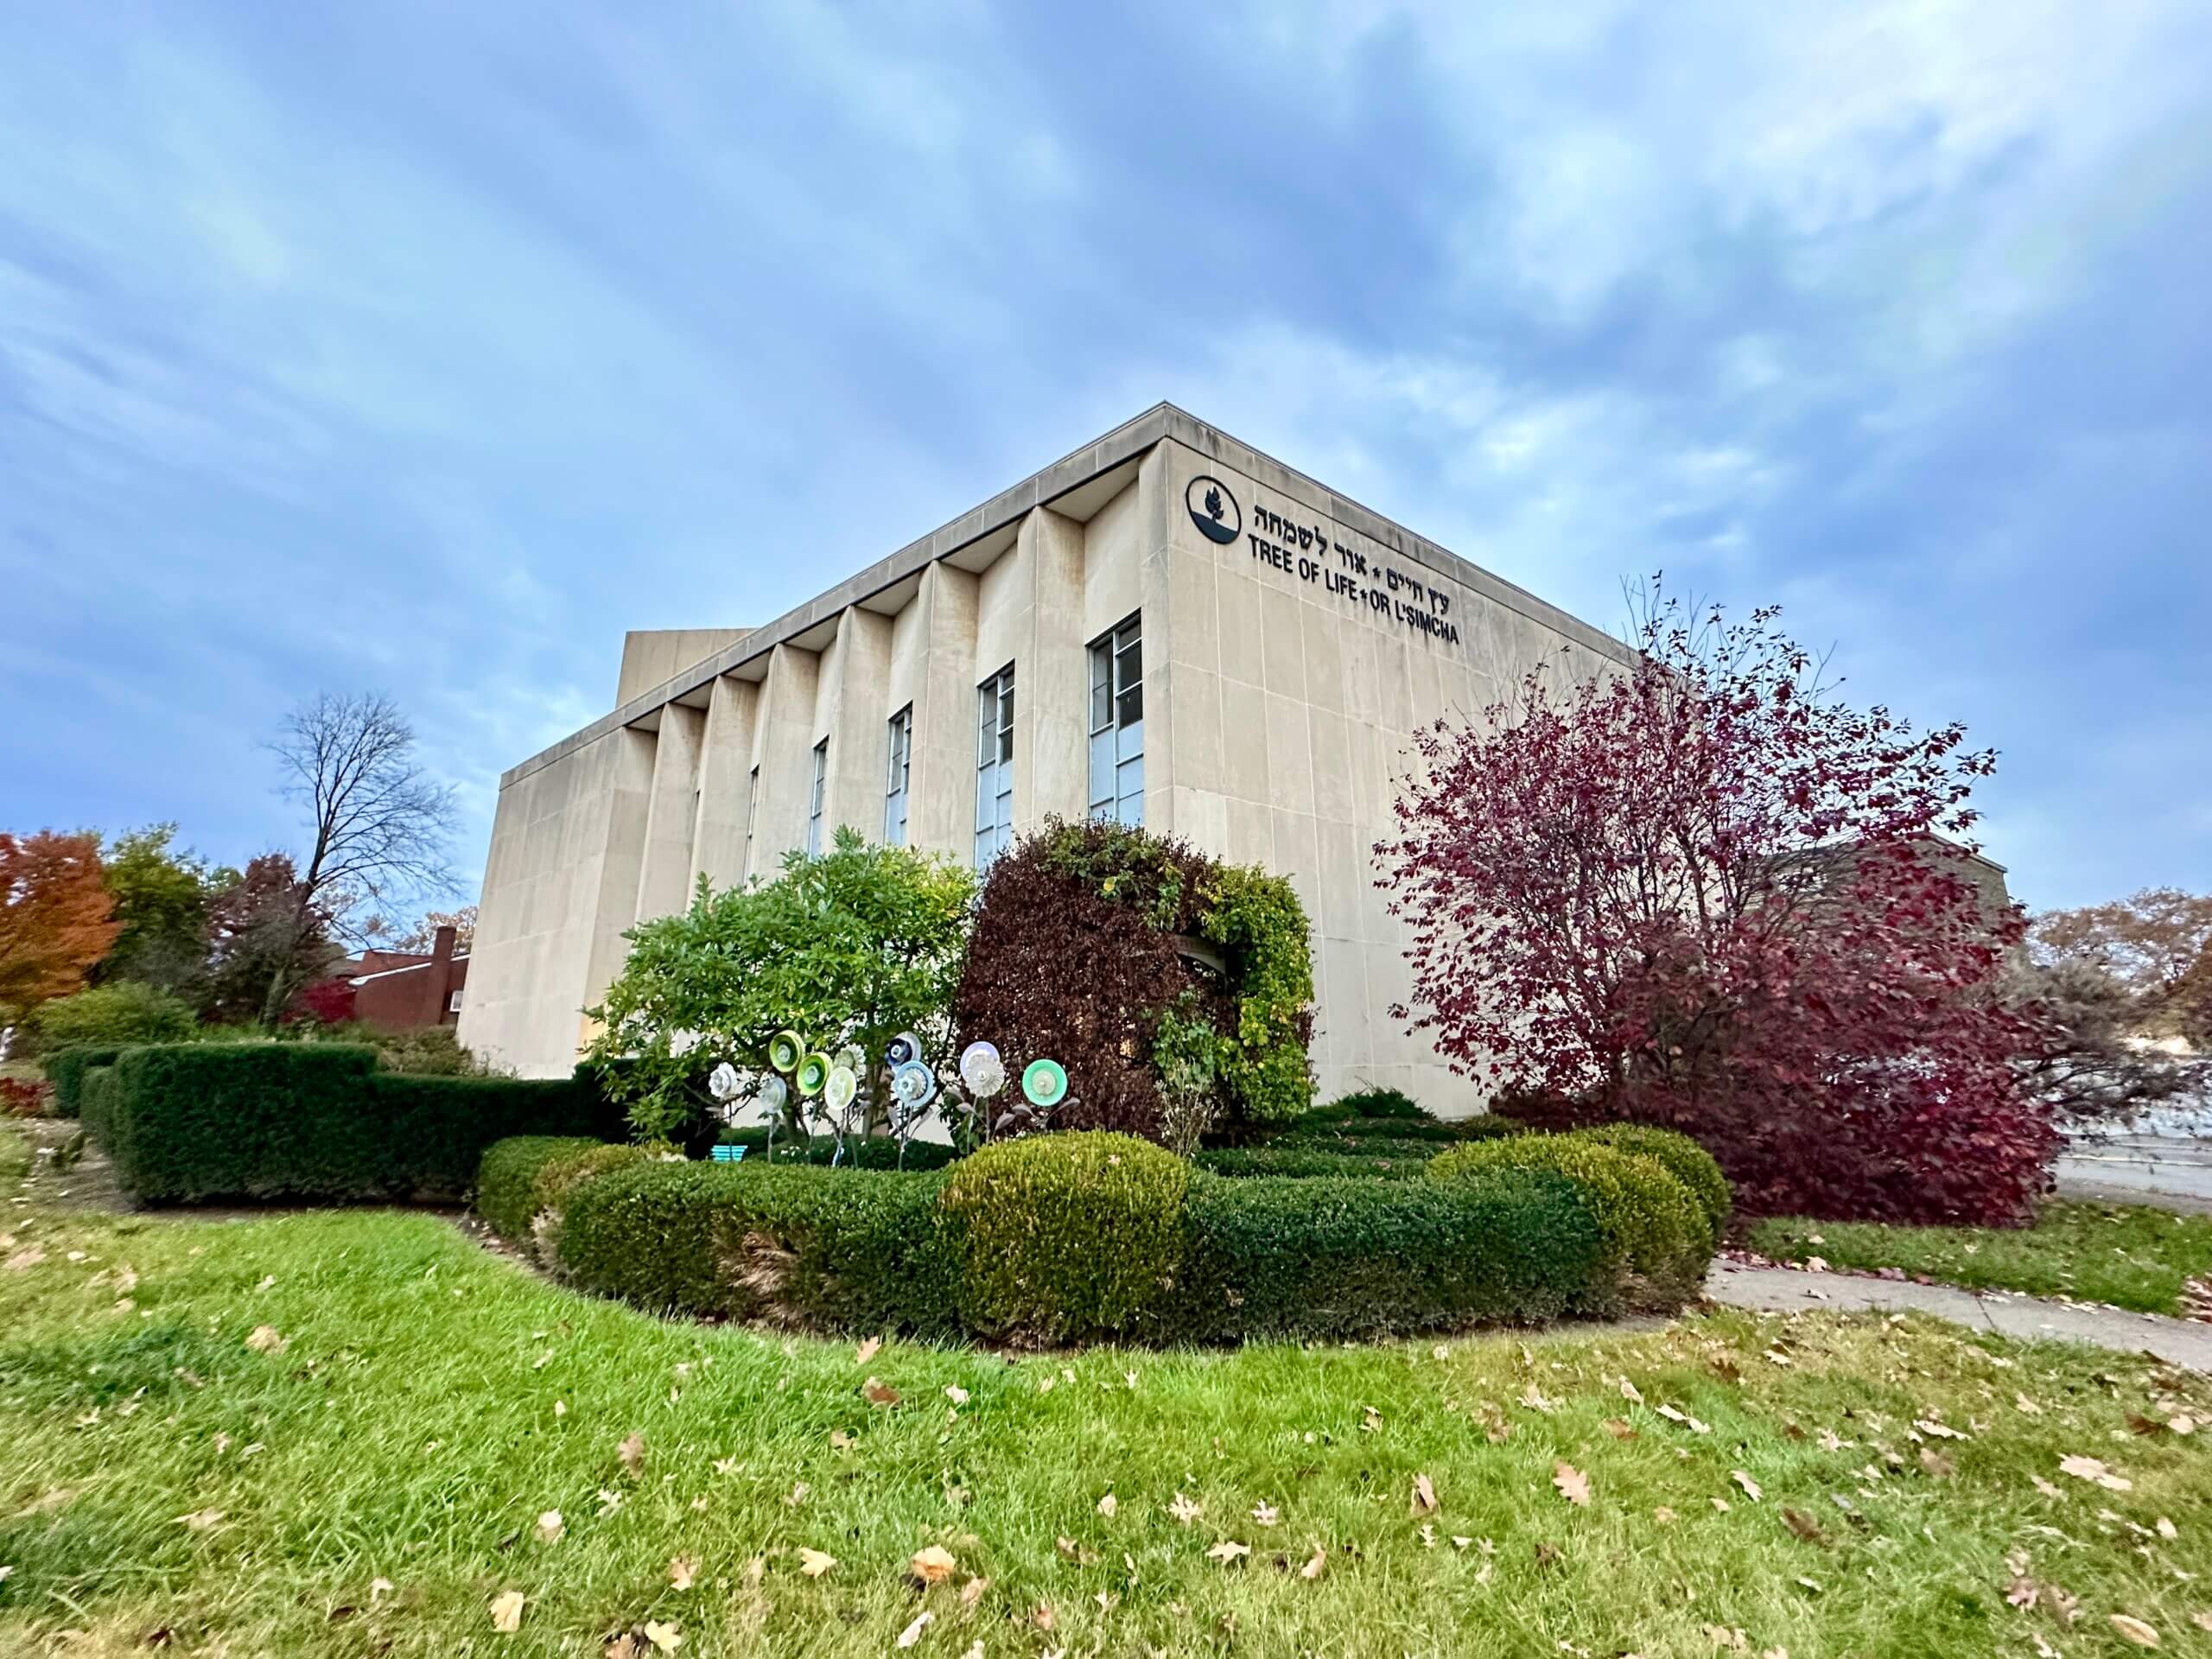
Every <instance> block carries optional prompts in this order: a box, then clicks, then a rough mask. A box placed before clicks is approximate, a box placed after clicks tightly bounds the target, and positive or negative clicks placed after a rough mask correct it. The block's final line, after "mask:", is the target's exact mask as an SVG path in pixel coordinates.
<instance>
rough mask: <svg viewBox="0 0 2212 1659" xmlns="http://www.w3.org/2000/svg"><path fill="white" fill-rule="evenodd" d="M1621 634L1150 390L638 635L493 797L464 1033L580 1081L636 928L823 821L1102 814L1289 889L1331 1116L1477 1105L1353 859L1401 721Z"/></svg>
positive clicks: (1367, 842) (508, 1058) (1603, 650)
mask: <svg viewBox="0 0 2212 1659" xmlns="http://www.w3.org/2000/svg"><path fill="white" fill-rule="evenodd" d="M1562 653H1563V666H1564V668H1565V670H1566V671H1567V672H1568V673H1569V674H1572V675H1574V676H1582V675H1588V674H1593V673H1596V672H1599V671H1601V670H1602V669H1603V668H1605V666H1606V665H1607V664H1609V663H1611V662H1624V661H1626V660H1628V653H1627V651H1626V648H1625V647H1624V646H1623V645H1620V644H1619V643H1618V642H1617V641H1615V640H1613V639H1610V638H1608V637H1607V636H1606V635H1605V634H1604V633H1602V632H1599V630H1597V629H1595V628H1592V627H1591V626H1589V625H1587V624H1586V623H1584V622H1581V621H1579V620H1576V619H1575V618H1573V617H1572V616H1569V615H1567V613H1564V612H1562V611H1560V610H1558V609H1556V608H1554V607H1552V606H1550V605H1547V604H1546V603H1544V601H1541V600H1540V599H1538V598H1536V597H1535V595H1533V594H1528V593H1524V592H1523V591H1522V589H1520V588H1516V587H1515V586H1513V585H1512V584H1511V583H1510V582H1504V581H1502V580H1500V579H1499V578H1498V577H1497V576H1494V575H1491V574H1490V573H1489V572H1487V571H1485V570H1481V569H1477V568H1476V567H1475V566H1473V565H1471V564H1470V563H1467V562H1466V561H1465V560H1464V559H1461V558H1459V557H1458V556H1455V555H1453V554H1452V553H1449V552H1446V550H1444V549H1443V548H1440V547H1439V546H1437V545H1436V544H1435V543H1433V542H1429V541H1427V540H1424V539H1423V538H1422V537H1420V536H1417V535H1415V534H1414V532H1412V531H1408V530H1406V529H1404V528H1402V527H1401V526H1400V525H1397V524H1392V523H1391V522H1390V521H1389V520H1388V519H1386V518H1379V517H1377V516H1376V514H1375V513H1372V512H1369V511H1368V510H1367V509H1366V508H1364V507H1362V506H1360V505H1357V503H1354V502H1351V501H1348V500H1346V499H1344V498H1343V497H1342V496H1339V495H1338V494H1336V493H1333V492H1332V491H1331V490H1329V489H1328V488H1327V487H1326V486H1323V485H1321V484H1318V483H1316V482H1315V481H1314V480H1312V479H1310V478H1307V477H1306V476H1305V475H1304V474H1300V473H1296V472H1294V471H1292V470H1291V469H1290V468H1289V467H1285V466H1283V465H1282V464H1281V462H1279V461H1273V460H1271V459H1269V458H1268V456H1266V455H1263V454H1260V453H1259V452H1258V451H1256V450H1254V449H1250V448H1246V447H1245V446H1244V445H1243V444H1241V443H1239V442H1236V440H1235V439H1233V438H1231V437H1230V436H1228V435H1226V434H1224V433H1223V432H1220V431H1217V430H1216V429H1214V428H1212V427H1210V426H1207V425H1205V423H1202V422H1200V421H1198V420H1196V419H1194V418H1192V416H1189V415H1186V414H1185V413H1184V412H1183V411H1182V410H1179V409H1176V408H1174V407H1173V406H1172V405H1169V404H1160V405H1159V406H1158V407H1157V408H1154V409H1152V410H1148V411H1147V412H1146V413H1145V414H1143V415H1141V416H1138V417H1137V418H1136V419H1135V420H1133V421H1131V422H1129V423H1128V424H1126V425H1124V426H1122V427H1119V428H1117V429H1115V430H1114V431H1112V432H1109V433H1108V434H1107V435H1105V436H1104V437H1103V438H1100V439H1099V440H1098V441H1097V442H1095V443H1091V444H1088V445H1086V446H1084V448H1081V449H1078V450H1077V451H1076V452H1075V453H1074V454H1071V455H1069V456H1068V457H1067V458H1066V459H1065V460H1064V461H1058V462H1056V463H1054V464H1053V465H1052V466H1050V467H1046V469H1045V470H1044V471H1042V472H1040V473H1039V474H1036V475H1034V476H1033V477H1031V478H1028V479H1025V480H1022V482H1020V484H1017V485H1015V486H1014V487H1013V488H1012V489H1010V490H1007V491H1006V492H1005V493H1003V494H1001V495H998V496H995V497H994V498H992V499H990V500H988V501H986V502H985V503H983V504H982V505H981V506H979V507H976V509H974V510H973V511H972V512H968V513H966V514H963V516H962V517H960V518H957V519H955V520H954V521H953V522H952V523H950V524H946V525H944V526H943V527H942V528H940V529H938V530H937V531H933V532H931V534H929V535H927V536H925V537H922V538H921V539H920V540H918V541H916V542H913V543H910V544H909V545H907V546H906V547H903V548H900V549H899V550H898V551H897V552H895V553H893V554H891V555H890V556H887V557H885V558H881V559H879V560H878V561H876V562H875V563H873V564H870V565H868V566H867V567H866V568H865V569H861V570H860V571H858V572H857V573H855V575H852V576H850V577H849V578H848V579H847V580H845V581H844V582H840V583H839V584H838V585H837V586H836V587H835V588H831V589H829V591H828V592H827V593H824V594H822V595H821V596H820V597H819V598H817V599H814V600H810V601H808V602H807V603H806V604H804V605H802V606H800V607H798V609H797V610H794V611H792V612H791V613H789V614H787V615H785V616H782V617H779V618H778V619H777V620H774V621H772V622H769V623H766V624H765V625H763V626H760V627H753V628H702V629H687V630H682V631H675V632H650V633H632V634H630V635H629V636H628V638H627V639H626V643H625V645H624V649H623V655H622V671H621V683H620V686H619V687H618V689H617V690H616V693H615V703H616V707H615V709H614V710H613V713H611V714H609V715H606V716H605V717H604V718H602V719H601V720H598V721H594V722H593V723H592V724H591V725H589V726H587V727H585V728H583V729H582V731H580V732H577V733H575V734H573V735H572V736H569V737H566V738H563V740H562V741H560V742H558V743H556V744H555V745H554V746H553V747H551V748H550V749H547V750H546V751H545V752H544V753H542V754H537V755H533V756H532V757H531V759H529V760H524V762H522V764H521V765H519V766H516V767H514V768H513V769H512V771H510V772H507V773H506V774H505V776H504V777H503V778H501V779H500V780H499V810H498V815H497V817H496V818H495V820H494V822H493V830H492V849H491V855H490V858H489V861H488V862H487V863H486V868H485V874H484V893H483V899H482V906H481V910H480V916H479V919H478V924H477V932H476V938H475V946H474V955H473V957H472V959H471V962H470V965H469V979H468V987H467V995H466V999H465V1001H464V1004H463V1007H462V1008H461V1027H460V1037H461V1041H462V1042H463V1043H464V1044H466V1045H467V1046H468V1047H469V1048H471V1049H473V1050H474V1051H475V1052H478V1053H479V1054H480V1055H482V1056H484V1057H485V1058H488V1059H490V1060H492V1061H493V1062H495V1063H497V1064H499V1065H505V1066H511V1067H512V1068H514V1069H515V1070H516V1071H519V1072H521V1073H522V1074H523V1075H524V1076H545V1075H552V1074H556V1073H563V1072H566V1071H568V1070H569V1068H570V1067H571V1066H572V1065H574V1064H575V1058H576V1054H577V1052H578V1050H579V1048H580V1046H582V1044H583V1043H584V1042H586V1041H587V1040H588V1038H589V1034H590V1022H589V1021H588V1020H587V1018H586V1017H585V1015H584V1014H583V1010H584V1009H585V1008H587V1007H590V1006H591V1005H592V1004H594V1002H596V1001H598V999H599V998H600V996H601V993H602V992H603V991H604V990H605V988H606V987H607V983H608V982H609V981H610V980H611V979H612V978H613V976H614V974H615V973H616V972H617V970H618V969H620V966H621V963H622V959H623V956H624V952H625V950H626V947H625V944H624V942H623V938H622V935H623V932H624V931H625V930H626V929H628V928H629V927H631V926H632V925H634V924H635V923H637V922H638V921H639V920H640V919H644V918H652V917H654V916H658V915H662V914H664V913H667V912H673V911H677V910H680V909H682V908H683V906H686V905H687V904H688V903H689V901H690V894H691V893H692V890H693V888H694V887H695V886H696V882H697V880H698V878H699V877H700V876H702V875H704V876H706V877H707V878H708V880H710V881H711V882H713V883H714V885H715V887H727V886H729V885H731V884H734V883H737V882H741V881H744V880H747V879H748V878H750V877H754V876H766V875H770V874H773V873H774V871H775V869H776V868H777V865H778V863H779V861H780V859H781V858H782V857H783V855H784V854H785V852H786V851H788V850H790V849H793V848H808V849H813V848H818V847H823V846H826V845H827V844H828V843H829V839H830V836H831V835H832V833H833V831H834V830H835V829H836V826H838V825H840V824H850V825H852V826H853V827H854V828H855V829H858V830H860V831H861V833H862V834H863V835H866V836H871V837H878V836H880V837H881V838H882V839H884V840H886V841H889V842H903V843H905V844H906V845H908V846H912V847H918V848H924V849H929V850H931V851H935V852H940V853H944V854H948V855H951V856H954V857H957V858H960V859H963V860H967V861H973V862H974V863H975V864H976V866H977V867H979V868H980V867H982V866H984V865H986V864H988V861H990V859H991V858H992V857H993V856H994V855H995V854H996V853H997V852H998V851H999V850H1000V849H1002V848H1004V847H1005V846H1006V845H1007V843H1008V842H1009V841H1010V840H1011V839H1012V838H1013V837H1014V836H1018V835H1020V834H1021V833H1022V832H1024V831H1026V830H1027V829H1032V828H1033V827H1034V826H1036V825H1038V824H1039V823H1042V822H1043V821H1044V820H1045V819H1046V817H1050V816H1052V815H1055V814H1057V815H1058V816H1061V817H1069V818H1075V817H1083V816H1085V815H1093V816H1101V817H1115V818H1118V819H1120V820H1121V821H1122V822H1124V823H1141V824H1143V825H1144V826H1145V827H1146V828H1147V829H1155V830H1160V831H1163V832H1166V833H1168V834H1172V835H1176V836H1182V837H1184V838H1185V839H1186V840H1188V841H1189V842H1192V844H1193V845H1195V846H1197V847H1198V848H1199V849H1203V850H1205V851H1206V852H1209V853H1212V854H1215V855H1218V856H1221V857H1224V858H1227V859H1230V860H1234V861H1238V862H1249V863H1256V864H1262V865H1265V866H1266V867H1267V868H1269V869H1272V870H1276V871H1280V872H1281V873H1282V874H1287V875H1288V876H1289V877H1290V878H1291V880H1293V881H1294V883H1295V884H1296V886H1297V888H1298V891H1299V893H1300V896H1301V897H1302V898H1303V899H1304V900H1305V904H1306V914H1307V916H1308V917H1309V918H1310V919H1311V921H1312V924H1313V944H1314V968H1315V975H1314V978H1315V986H1316V990H1317V994H1318V997H1319V1007H1318V1010H1317V1017H1316V1020H1315V1033H1314V1043H1313V1065H1314V1070H1315V1071H1316V1073H1317V1076H1318V1080H1319V1087H1320V1090H1321V1093H1322V1097H1323V1098H1328V1097H1329V1096H1332V1095H1334V1094H1336V1093H1338V1092H1340V1091H1342V1090H1345V1089H1349V1088H1352V1087H1356V1086H1359V1085H1361V1084H1394V1085H1395V1086H1397V1087H1400V1088H1402V1089H1404V1090H1407V1091H1408V1092H1409V1093H1410V1094H1412V1095H1413V1096H1415V1097H1416V1098H1417V1099H1419V1100H1421V1101H1422V1102H1423V1103H1427V1104H1428V1105H1429V1106H1430V1107H1431V1108H1432V1109H1440V1110H1444V1111H1447V1112H1450V1111H1454V1110H1461V1109H1472V1108H1473V1107H1475V1106H1476V1105H1477V1104H1478V1103H1479V1102H1480V1100H1481V1098H1482V1092H1481V1090H1479V1089H1478V1086H1477V1085H1476V1084H1474V1083H1472V1082H1471V1081H1469V1080H1465V1079H1462V1078H1458V1077H1453V1076H1452V1073H1451V1072H1450V1071H1449V1070H1448V1069H1447V1068H1446V1065H1444V1063H1443V1062H1442V1061H1441V1060H1440V1059H1439V1058H1437V1057H1436V1055H1435V1054H1434V1052H1433V1051H1432V1050H1431V1048H1430V1046H1429V1045H1428V1044H1427V1042H1425V1041H1423V1040H1421V1039H1419V1038H1416V1037H1414V1036H1411V1035H1409V1034H1408V1033H1406V1032H1405V1031H1404V1030H1403V1029H1402V1027H1401V1026H1400V1024H1399V1023H1398V1022H1397V1021H1395V1020H1392V1019H1391V1018H1390V1015H1389V1007H1390V1006H1391V1004H1392V1003H1394V1002H1396V1001H1401V1000H1402V999H1404V998H1405V997H1406V995H1407V994H1408V976H1407V968H1406V964H1405V962H1404V960H1403V958H1402V955H1401V951H1402V938H1401V931H1400V925H1399V924H1398V923H1397V922H1396V921H1395V920H1394V919H1393V918H1392V917H1391V916H1390V915H1389V911H1388V909H1387V908H1386V906H1385V905H1384V902H1383V897H1382V895H1381V894H1380V893H1378V892H1377V891H1376V888H1375V886H1374V882H1373V873H1372V870H1371V868H1370V867H1371V854H1370V849H1371V848H1372V847H1373V845H1374V843H1375V842H1376V841H1377V840H1378V839H1380V838H1382V837H1383V836H1385V835H1387V834H1388V833H1389V830H1390V827H1391V820H1390V803H1391V799H1392V794H1393V785H1394V780H1395V779H1396V778H1397V777H1399V776H1400V775H1402V772H1404V771H1405V769H1406V768H1407V766H1408V765H1409V764H1410V760H1411V746H1410V741H1409V739H1410V735H1411V734H1412V733H1413V731H1414V728H1416V727H1417V726H1420V725H1422V724H1425V723H1427V721H1431V720H1433V719H1434V718H1436V717H1437V716H1438V715H1445V714H1450V713H1458V714H1461V715H1466V716H1470V717H1474V716H1478V715H1479V714H1480V712H1481V711H1482V710H1483V709H1485V708H1486V707H1488V706H1489V705H1490V704H1491V703H1493V702H1497V701H1498V700H1499V699H1500V698H1501V697H1502V696H1504V695H1505V694H1506V693H1507V692H1508V691H1509V690H1510V688H1511V687H1512V686H1513V685H1514V684H1515V683H1516V682H1517V681H1518V680H1519V678H1520V677H1521V676H1522V674H1523V673H1525V672H1526V671H1528V670H1529V668H1531V667H1533V666H1534V665H1535V664H1537V663H1539V662H1542V661H1562Z"/></svg>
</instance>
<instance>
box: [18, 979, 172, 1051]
mask: <svg viewBox="0 0 2212 1659" xmlns="http://www.w3.org/2000/svg"><path fill="white" fill-rule="evenodd" d="M198 1025H199V1021H198V1020H197V1019H196V1018H195V1016H194V1012H193V1007H192V1005H191V1004H190V1003H189V1002H187V1001H185V1000H184V999H183V998H182V997H181V996H178V995H175V993H174V992H170V991H165V990H163V989H162V988H161V987H160V986H158V985H149V984H146V983H144V982H141V981H138V980H135V979H123V980H118V981H117V982H115V983H114V984H112V985H95V986H93V987H92V989H90V990H88V991H79V992H78V993H77V994H76V995H73V996H57V997H55V998H54V1001H51V1002H45V1003H41V1004H40V1006H39V1010H38V1012H37V1013H36V1014H33V1015H32V1016H31V1027H32V1029H33V1031H34V1032H35V1033H36V1035H37V1038H38V1046H39V1052H41V1053H43V1054H53V1053H57V1052H60V1050H62V1049H65V1048H127V1047H129V1046H130V1045H132V1044H134V1043H181V1042H187V1041H189V1040H190V1039H191V1038H192V1037H193V1035H194V1033H195V1031H196V1030H197V1028H198Z"/></svg>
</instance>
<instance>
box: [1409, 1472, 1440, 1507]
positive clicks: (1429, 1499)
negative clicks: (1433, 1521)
mask: <svg viewBox="0 0 2212 1659" xmlns="http://www.w3.org/2000/svg"><path fill="white" fill-rule="evenodd" d="M1412 1507H1413V1513H1414V1514H1415V1515H1434V1514H1435V1513H1436V1488H1435V1487H1434V1486H1433V1485H1432V1484H1430V1483H1429V1478H1428V1477H1427V1475H1415V1476H1414V1491H1413V1501H1412Z"/></svg>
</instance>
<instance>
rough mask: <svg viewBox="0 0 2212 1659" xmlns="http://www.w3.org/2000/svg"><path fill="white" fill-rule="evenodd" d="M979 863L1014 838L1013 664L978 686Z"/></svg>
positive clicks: (982, 864) (985, 864)
mask: <svg viewBox="0 0 2212 1659" xmlns="http://www.w3.org/2000/svg"><path fill="white" fill-rule="evenodd" d="M976 711H977V712H976V868H977V869H979V870H981V869H988V868H989V867H990V862H991V861H992V860H993V859H995V858H996V857H997V856H998V855H1000V854H1001V852H1003V851H1005V850H1006V845H1007V842H1010V841H1012V840H1013V839H1014V665H1013V664H1011V663H1009V664H1007V666H1006V667H1005V668H1004V669H1003V670H1001V671H1000V672H999V673H996V674H995V675H993V676H992V677H990V678H989V679H988V680H985V681H984V682H983V683H982V685H980V686H978V687H976Z"/></svg>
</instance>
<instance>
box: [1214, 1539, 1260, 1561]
mask: <svg viewBox="0 0 2212 1659" xmlns="http://www.w3.org/2000/svg"><path fill="white" fill-rule="evenodd" d="M1251 1553H1252V1546H1251V1545H1249V1544H1240V1543H1238V1542H1237V1541H1236V1540H1235V1539H1233V1538H1224V1539H1223V1540H1222V1541H1220V1542H1219V1543H1217V1544H1216V1545H1215V1546H1214V1547H1213V1548H1211V1549H1210V1550H1208V1551H1206V1557H1207V1559H1208V1560H1216V1561H1219V1562H1220V1563H1221V1564H1222V1565H1223V1566H1224V1567H1227V1566H1228V1565H1229V1564H1230V1562H1231V1561H1234V1560H1241V1559H1243V1557H1244V1556H1247V1555H1249V1554H1251Z"/></svg>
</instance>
